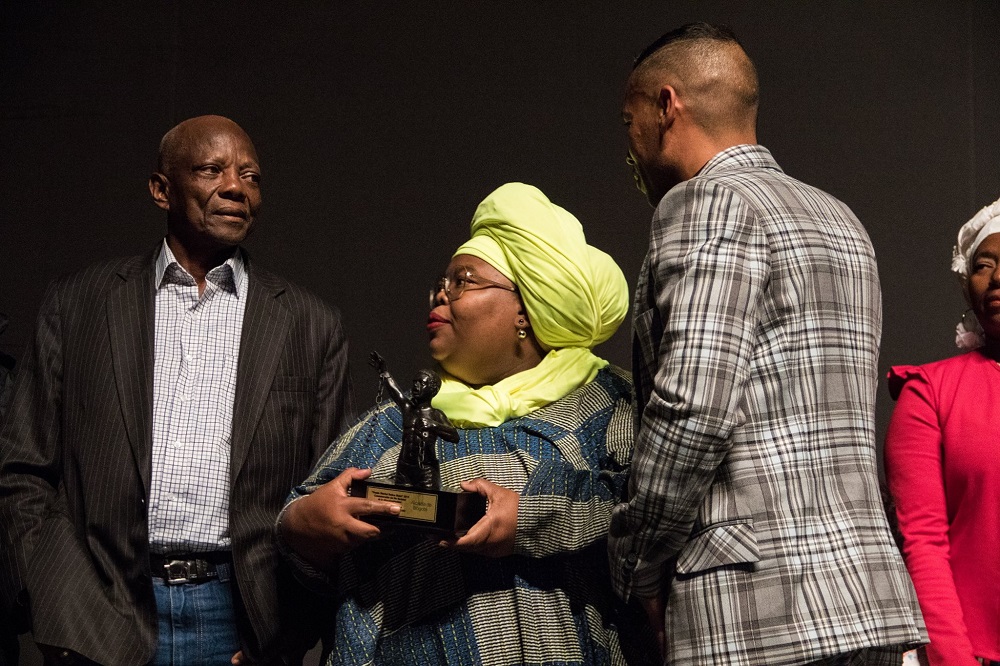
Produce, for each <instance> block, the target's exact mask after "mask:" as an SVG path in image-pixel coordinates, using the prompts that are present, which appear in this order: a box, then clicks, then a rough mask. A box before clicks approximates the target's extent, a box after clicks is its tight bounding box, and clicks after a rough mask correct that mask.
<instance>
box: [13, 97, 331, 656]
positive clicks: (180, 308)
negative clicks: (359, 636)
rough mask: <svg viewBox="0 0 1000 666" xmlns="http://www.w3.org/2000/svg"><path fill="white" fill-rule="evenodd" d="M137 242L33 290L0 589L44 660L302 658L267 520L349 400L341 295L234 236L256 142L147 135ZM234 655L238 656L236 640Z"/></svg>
mask: <svg viewBox="0 0 1000 666" xmlns="http://www.w3.org/2000/svg"><path fill="white" fill-rule="evenodd" d="M149 189H150V193H151V194H152V196H153V200H154V202H155V203H156V205H157V206H159V207H160V208H162V209H163V210H165V211H166V213H167V236H166V238H165V240H164V242H163V243H162V244H161V245H160V246H158V247H157V248H156V249H155V250H154V251H153V252H151V253H149V254H147V255H145V256H139V257H132V258H127V259H118V260H114V261H110V262H106V263H102V264H98V265H95V266H91V267H89V268H87V269H85V270H83V271H81V272H79V273H76V274H74V275H70V276H68V277H65V278H62V279H59V280H57V281H56V282H54V283H53V284H52V285H51V286H50V287H49V289H48V292H47V294H46V297H45V301H44V303H43V305H42V308H41V313H40V315H39V319H38V325H37V331H36V335H35V339H34V341H33V344H32V345H31V347H30V348H29V350H28V353H27V355H26V357H25V359H24V360H23V362H22V366H21V371H20V373H19V375H18V379H17V385H16V387H15V395H14V400H13V404H12V406H11V411H10V418H9V419H8V420H7V422H6V423H5V424H4V427H3V430H2V432H0V488H2V491H0V537H2V541H0V567H2V569H0V601H2V603H3V608H2V610H3V613H4V614H5V615H6V614H9V615H8V617H11V618H16V617H17V616H18V615H19V614H25V613H30V617H31V621H32V629H33V632H34V638H35V641H36V642H37V643H38V644H39V646H40V647H41V649H42V652H43V654H45V656H46V661H47V662H49V663H89V662H90V661H93V662H97V663H102V664H145V663H148V662H151V661H152V663H156V664H184V663H189V664H209V663H228V662H229V660H230V659H231V658H234V656H235V657H237V660H243V661H244V662H250V661H252V662H254V663H287V662H289V661H295V660H301V656H302V654H303V653H304V651H305V650H306V649H307V648H308V647H309V644H310V642H311V641H312V640H314V637H315V634H314V633H312V632H311V626H312V619H311V618H315V617H316V615H317V613H318V611H317V608H318V607H319V606H318V604H317V603H316V600H314V599H310V598H309V597H308V596H306V593H305V591H304V590H302V589H301V588H299V587H297V584H296V583H295V582H294V581H293V579H292V578H291V577H290V576H288V575H287V573H286V570H285V568H284V565H283V564H282V562H281V560H280V558H279V556H278V554H277V552H276V550H275V546H274V542H273V535H272V528H273V525H274V519H275V516H276V514H277V512H278V510H279V509H280V507H281V505H282V503H283V501H284V499H285V496H286V495H287V493H288V489H289V488H290V487H291V486H292V485H293V484H294V483H296V482H297V481H298V480H299V479H301V478H302V477H304V476H305V474H306V473H307V472H308V471H309V469H310V467H311V466H312V463H313V462H314V460H315V459H316V457H317V456H318V455H319V453H320V452H321V451H323V450H324V449H325V448H326V446H327V444H328V443H329V442H330V441H331V440H332V439H333V437H334V435H336V434H337V432H338V431H339V430H340V428H341V425H342V423H343V421H344V419H345V416H346V415H347V413H348V410H349V405H348V402H349V397H348V394H349V387H348V373H347V343H346V340H345V336H344V332H343V329H342V327H341V323H340V319H339V316H338V313H337V312H336V311H335V310H334V309H333V308H331V307H330V306H328V305H326V304H325V303H323V302H322V301H320V300H319V299H318V298H317V297H315V296H313V295H312V294H310V293H308V292H306V291H304V290H303V289H301V288H299V287H297V286H295V285H293V284H291V283H289V282H287V281H286V280H284V279H282V278H280V277H278V276H276V275H274V274H272V273H270V272H267V271H266V270H264V269H262V268H261V267H259V266H257V265H256V264H255V263H254V262H252V261H251V260H250V258H249V257H248V256H247V254H246V253H245V252H244V251H243V250H241V249H240V248H239V244H240V243H241V242H242V241H243V239H244V238H246V236H247V234H248V233H249V231H250V230H251V228H252V227H253V224H254V221H255V218H256V215H257V211H258V209H259V206H260V203H261V194H260V168H259V165H258V161H257V154H256V151H255V149H254V146H253V143H252V142H251V141H250V138H249V137H248V136H247V135H246V133H245V132H244V131H243V130H242V129H241V128H240V127H239V126H238V125H236V123H234V122H232V121H231V120H229V119H226V118H222V117H219V116H203V117H199V118H193V119H190V120H187V121H185V122H183V123H181V124H179V125H178V126H177V127H175V128H173V129H172V130H170V132H168V133H167V134H166V136H164V138H163V141H162V143H161V145H160V161H159V167H158V170H157V172H156V173H154V174H153V175H152V176H151V177H150V179H149ZM237 653H238V654H237Z"/></svg>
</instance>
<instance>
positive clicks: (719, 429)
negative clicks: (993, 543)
mask: <svg viewBox="0 0 1000 666" xmlns="http://www.w3.org/2000/svg"><path fill="white" fill-rule="evenodd" d="M633 327H634V351H633V358H634V379H635V382H636V387H637V395H636V405H637V410H638V422H637V428H638V433H637V441H636V446H635V456H634V459H633V465H632V475H631V478H630V481H629V501H628V502H627V503H624V504H620V505H619V506H617V507H616V508H615V511H614V513H613V517H612V523H611V541H610V543H609V548H610V554H611V563H612V565H611V566H612V574H613V576H614V578H615V585H616V588H617V589H618V591H619V593H620V594H621V595H622V596H623V597H626V598H628V597H629V596H630V595H637V596H640V597H652V596H655V595H656V594H658V593H660V592H661V590H662V591H663V593H664V594H665V597H666V601H667V611H666V629H667V663H670V664H712V666H722V665H725V664H748V665H749V664H767V665H768V666H778V665H780V664H803V663H808V662H810V661H814V660H818V659H821V658H823V657H826V656H830V655H836V654H841V653H845V652H850V651H854V650H857V649H860V648H865V647H868V646H899V645H901V644H907V643H910V642H914V641H920V640H921V635H922V629H923V626H922V621H921V618H920V613H919V607H918V605H917V601H916V598H915V595H914V592H913V588H912V586H911V584H910V580H909V578H908V576H907V574H906V570H905V569H904V567H903V564H902V561H901V559H900V556H899V554H898V552H897V551H896V549H895V547H894V545H893V541H892V538H891V537H890V533H889V529H888V526H887V523H886V519H885V516H884V513H883V510H882V503H881V500H880V496H879V490H878V477H877V470H876V462H875V446H874V422H873V413H874V412H873V410H874V402H875V388H876V383H877V375H878V373H877V360H878V345H879V336H880V333H881V296H880V292H879V281H878V273H877V270H876V265H875V256H874V251H873V249H872V246H871V243H870V241H869V239H868V236H867V234H866V233H865V231H864V229H863V228H862V226H861V224H860V223H859V222H858V220H857V218H855V217H854V215H853V214H852V213H851V211H850V210H849V209H848V208H847V206H845V205H844V204H843V203H841V202H839V201H837V200H836V199H834V198H833V197H831V196H829V195H828V194H826V193H824V192H821V191H820V190H817V189H815V188H813V187H809V186H807V185H804V184H802V183H800V182H798V181H796V180H793V179H792V178H789V177H788V176H787V175H785V174H784V173H783V172H782V171H781V169H780V167H778V165H777V163H775V161H774V159H773V158H772V157H771V154H770V153H769V152H768V151H767V150H766V149H765V148H763V147H761V146H750V145H743V146H735V147H732V148H729V149H727V150H725V151H723V152H721V153H719V154H718V155H716V156H715V157H714V158H712V160H710V161H709V162H708V163H707V164H706V165H705V167H704V168H703V169H702V170H701V172H700V173H699V174H698V175H697V176H695V177H694V178H692V179H691V180H689V181H686V182H684V183H681V184H680V185H678V186H676V187H674V188H673V189H672V190H670V192H668V193H667V195H666V196H665V197H664V198H663V200H662V201H661V202H660V204H659V206H658V207H657V209H656V214H655V216H654V220H653V226H652V231H651V235H650V247H649V253H648V254H647V256H646V260H645V262H644V264H643V268H642V273H641V274H640V276H639V281H638V286H637V290H636V299H635V311H634V319H633ZM897 654H898V653H897ZM897 658H898V657H897ZM895 663H896V664H899V663H900V661H896V662H895Z"/></svg>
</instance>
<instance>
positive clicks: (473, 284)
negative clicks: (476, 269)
mask: <svg viewBox="0 0 1000 666" xmlns="http://www.w3.org/2000/svg"><path fill="white" fill-rule="evenodd" d="M494 287H495V288H497V289H503V290H505V291H510V292H513V293H515V294H516V293H517V286H516V285H515V286H508V285H506V284H501V283H500V282H494V281H493V280H488V279H486V278H484V277H480V276H478V275H476V274H475V273H473V272H472V271H471V270H469V269H468V268H465V267H464V266H459V267H458V268H456V269H455V270H454V271H452V273H451V275H442V276H441V277H439V278H438V281H437V282H435V283H434V288H433V289H431V293H430V306H431V309H432V310H433V309H434V306H436V305H437V296H438V294H439V293H441V291H444V293H445V296H447V297H448V302H449V303H454V302H455V301H457V300H458V299H460V298H461V297H462V294H464V293H465V292H466V291H475V290H476V289H493V288H494Z"/></svg>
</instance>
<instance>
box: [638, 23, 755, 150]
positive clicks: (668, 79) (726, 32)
mask: <svg viewBox="0 0 1000 666" xmlns="http://www.w3.org/2000/svg"><path fill="white" fill-rule="evenodd" d="M632 80H633V82H635V83H636V84H637V85H638V86H639V87H641V88H643V89H646V90H649V89H650V88H653V87H656V88H659V87H660V86H663V85H671V86H673V87H674V89H675V90H676V91H677V94H678V95H679V96H683V97H684V98H685V101H686V102H687V105H688V107H689V108H690V109H691V111H692V117H693V118H694V120H695V122H697V123H698V125H699V126H701V127H702V128H703V129H704V130H705V131H706V132H708V133H710V134H717V133H723V132H726V131H729V130H733V129H739V130H744V129H750V130H753V129H754V128H755V127H756V124H757V104H758V99H759V88H758V84H757V70H756V68H755V67H754V65H753V62H752V61H751V60H750V57H749V56H747V54H746V51H744V50H743V46H742V44H740V41H739V40H738V39H737V38H736V35H735V34H733V31H732V30H730V29H729V28H727V27H725V26H715V25H712V24H710V23H689V24H687V25H685V26H681V27H680V28H677V29H676V30H671V31H670V32H668V33H666V34H665V35H663V36H662V37H660V38H659V39H657V40H656V41H655V42H653V43H652V44H650V45H649V46H647V47H646V48H645V49H644V50H643V52H642V53H640V54H639V57H637V58H636V59H635V63H634V65H633V66H632Z"/></svg>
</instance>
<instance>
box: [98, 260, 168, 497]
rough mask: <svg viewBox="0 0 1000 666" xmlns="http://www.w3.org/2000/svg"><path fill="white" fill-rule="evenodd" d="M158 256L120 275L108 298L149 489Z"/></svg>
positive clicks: (118, 377) (129, 425)
mask: <svg viewBox="0 0 1000 666" xmlns="http://www.w3.org/2000/svg"><path fill="white" fill-rule="evenodd" d="M155 257H156V253H155V252H154V253H153V255H152V256H151V257H147V258H146V260H145V261H143V260H138V259H137V260H135V261H132V262H129V263H127V264H125V265H124V266H122V268H121V269H120V270H119V271H118V277H119V278H120V279H121V283H120V284H119V285H118V286H117V288H115V289H112V290H111V292H110V294H109V295H108V300H107V305H106V312H107V318H108V335H109V338H110V340H111V359H112V364H113V365H114V375H115V386H116V388H117V390H118V401H119V404H120V405H121V408H122V418H123V419H124V421H125V431H126V433H127V435H128V440H129V445H130V446H131V448H132V453H133V455H134V456H135V461H136V466H137V467H138V470H139V476H140V478H141V479H142V483H143V486H144V487H145V488H146V489H147V490H148V488H149V475H150V466H151V464H152V463H151V455H152V446H153V444H152V430H151V427H152V409H153V337H154V329H155V319H154V314H153V309H154V297H153V295H154V291H153V275H154V271H153V265H154V262H155Z"/></svg>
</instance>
